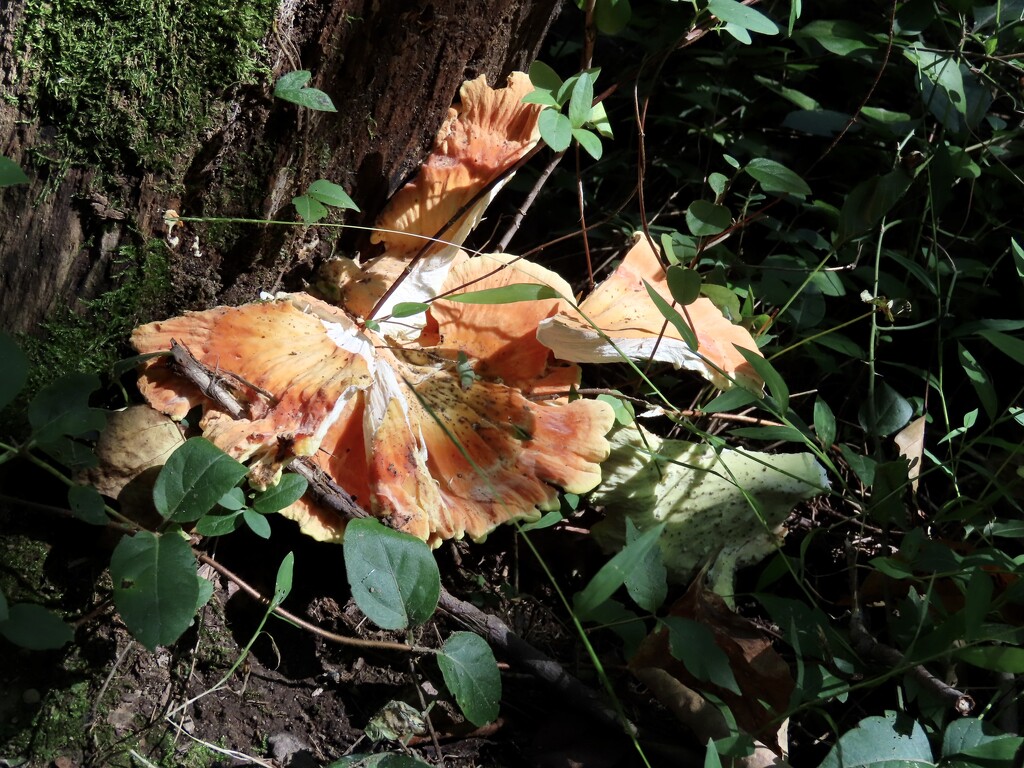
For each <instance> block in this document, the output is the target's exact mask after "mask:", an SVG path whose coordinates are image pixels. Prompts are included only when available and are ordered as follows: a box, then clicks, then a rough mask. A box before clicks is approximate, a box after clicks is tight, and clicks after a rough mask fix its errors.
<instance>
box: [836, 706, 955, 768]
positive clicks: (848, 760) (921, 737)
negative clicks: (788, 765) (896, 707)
mask: <svg viewBox="0 0 1024 768" xmlns="http://www.w3.org/2000/svg"><path fill="white" fill-rule="evenodd" d="M934 765H935V761H934V760H933V758H932V748H931V745H930V744H929V743H928V736H927V735H925V732H924V729H923V728H922V727H921V726H920V724H919V723H917V722H916V721H913V720H911V719H910V718H909V717H908V716H907V715H903V714H900V715H897V714H896V713H894V712H887V713H886V714H885V716H884V717H868V718H865V719H864V720H861V721H860V723H858V724H857V727H856V728H853V729H852V730H849V731H847V732H846V733H844V734H843V735H842V736H840V737H839V742H838V743H837V744H836V745H835V746H834V747H832V751H831V752H829V753H828V755H826V756H825V759H824V761H822V763H821V765H820V766H819V768H913V766H920V768H925V767H926V766H927V768H931V767H932V766H934Z"/></svg>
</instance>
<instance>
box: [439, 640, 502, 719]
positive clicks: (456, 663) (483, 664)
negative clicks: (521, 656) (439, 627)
mask: <svg viewBox="0 0 1024 768" xmlns="http://www.w3.org/2000/svg"><path fill="white" fill-rule="evenodd" d="M437 665H438V666H439V667H440V668H441V674H442V675H443V676H444V683H445V685H447V686H448V690H449V691H451V692H452V695H454V696H455V701H456V702H457V703H458V705H459V709H461V710H462V713H463V714H464V715H465V716H466V719H467V720H469V722H471V723H472V724H473V725H475V726H477V727H478V728H479V727H480V726H483V725H486V724H487V723H490V722H493V721H494V720H495V719H496V718H497V717H498V703H499V702H500V701H501V673H500V672H499V671H498V663H497V662H496V661H495V660H494V654H493V653H492V652H491V648H490V646H489V645H487V642H486V641H485V640H484V639H483V638H481V637H479V636H478V635H474V634H473V633H472V632H454V633H452V635H451V637H449V638H448V639H447V640H446V641H445V643H444V645H443V646H441V652H440V653H439V654H438V655H437Z"/></svg>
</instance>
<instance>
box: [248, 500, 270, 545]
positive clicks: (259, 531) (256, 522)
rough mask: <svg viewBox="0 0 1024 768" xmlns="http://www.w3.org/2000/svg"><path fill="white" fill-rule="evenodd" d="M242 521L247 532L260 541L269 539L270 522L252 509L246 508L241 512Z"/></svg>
mask: <svg viewBox="0 0 1024 768" xmlns="http://www.w3.org/2000/svg"><path fill="white" fill-rule="evenodd" d="M242 519H243V520H244V521H245V524H246V525H247V526H249V530H250V531H252V532H253V533H255V534H256V535H257V536H259V537H260V538H261V539H269V538H270V521H269V520H267V518H265V517H264V516H263V515H261V514H260V513H259V512H257V511H256V510H254V509H249V508H248V507H246V508H245V509H243V510H242Z"/></svg>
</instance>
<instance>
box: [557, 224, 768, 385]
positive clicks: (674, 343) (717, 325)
mask: <svg viewBox="0 0 1024 768" xmlns="http://www.w3.org/2000/svg"><path fill="white" fill-rule="evenodd" d="M645 283H646V285H645ZM647 285H649V286H651V288H653V289H654V290H655V291H657V293H658V294H659V295H660V296H661V298H663V299H664V300H665V301H666V302H667V303H668V304H669V305H671V304H672V303H673V298H672V294H671V292H670V291H669V288H668V280H667V279H666V276H665V269H664V267H662V265H661V262H660V261H658V256H657V254H655V252H654V249H653V248H652V247H651V245H650V242H649V241H648V240H647V238H646V237H644V236H643V235H642V234H637V235H636V241H635V243H634V245H633V247H632V248H631V249H630V251H629V253H627V254H626V257H625V258H624V259H623V260H622V263H620V264H619V266H618V267H617V268H616V269H615V271H614V272H613V273H612V274H611V276H610V277H609V278H608V279H607V280H605V281H604V282H603V283H601V284H600V285H599V286H597V288H596V289H594V291H593V292H592V293H591V294H590V295H589V296H587V298H586V299H584V300H583V301H582V302H581V303H580V306H579V312H560V313H559V314H558V315H557V316H556V317H553V318H550V319H548V320H545V321H544V322H543V323H541V326H540V331H539V333H538V337H539V338H540V340H541V341H542V342H543V343H544V344H545V345H547V346H548V347H550V348H551V350H552V351H554V353H555V356H556V357H558V358H560V359H562V360H573V361H575V362H578V363H610V362H611V363H613V362H621V361H622V359H623V355H625V356H626V357H629V358H631V359H633V360H650V359H654V360H658V361H661V362H667V363H671V364H672V365H674V366H675V367H676V368H687V369H689V370H692V371H696V372H697V373H699V374H701V375H702V376H704V377H705V378H706V379H708V380H709V381H710V382H711V383H712V384H714V385H715V386H717V387H719V388H722V389H725V388H728V387H731V386H732V384H733V382H734V381H736V382H740V383H745V384H747V385H748V386H750V387H752V388H756V389H760V387H761V386H762V381H761V378H760V377H759V376H758V375H757V373H756V372H755V371H754V369H753V367H752V366H751V365H750V364H749V363H748V362H747V361H746V359H745V358H744V357H743V355H742V354H740V353H739V352H738V351H737V350H736V347H737V346H739V347H743V348H745V349H748V350H750V351H752V352H755V353H756V354H758V355H760V354H761V353H760V351H759V350H758V348H757V343H756V342H755V341H754V339H753V337H751V335H750V333H749V332H748V331H747V330H746V329H745V328H742V327H741V326H738V325H734V324H733V323H731V322H729V320H728V319H727V318H726V317H725V316H724V315H723V314H722V312H721V310H719V309H718V307H716V306H715V305H714V304H713V303H712V302H711V300H710V299H707V298H704V297H700V298H698V299H697V300H696V301H694V302H693V303H692V304H690V305H688V306H687V307H686V312H685V317H686V318H687V321H688V323H689V324H690V327H691V328H692V329H693V331H694V333H695V335H696V337H697V342H698V343H697V349H696V350H693V349H690V346H689V345H688V344H687V343H686V342H685V341H684V340H683V337H682V336H681V335H680V333H679V331H678V330H677V329H676V328H675V327H674V326H673V325H672V324H671V323H668V322H666V320H665V316H664V315H663V314H662V313H661V311H660V310H659V309H658V307H657V305H655V303H654V302H653V301H652V300H651V298H650V295H649V294H648V292H647Z"/></svg>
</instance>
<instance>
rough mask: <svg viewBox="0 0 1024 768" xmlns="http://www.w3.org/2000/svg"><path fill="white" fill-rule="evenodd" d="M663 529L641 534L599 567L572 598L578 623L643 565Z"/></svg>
mask: <svg viewBox="0 0 1024 768" xmlns="http://www.w3.org/2000/svg"><path fill="white" fill-rule="evenodd" d="M664 528H665V526H664V524H660V525H655V526H652V527H651V528H648V529H647V530H645V531H644V532H643V533H641V534H640V535H639V536H638V537H637V538H636V539H635V540H633V541H632V542H630V543H628V544H627V545H626V546H625V547H623V548H622V549H621V550H620V551H619V552H617V553H616V554H615V556H614V557H612V559H611V560H609V561H608V562H607V563H605V564H604V565H603V566H601V569H600V570H599V571H598V572H597V573H595V574H594V576H593V578H592V579H591V580H590V583H589V584H587V586H586V587H584V588H583V590H582V591H581V592H577V593H576V595H575V597H574V598H573V610H574V611H575V612H576V614H577V616H578V617H579V618H580V619H587V618H589V616H590V615H591V613H592V612H593V611H594V609H595V608H597V606H599V605H600V604H601V603H603V602H604V601H605V600H607V599H608V598H609V597H611V596H612V594H614V592H615V590H617V589H618V588H619V587H621V586H622V585H623V584H625V583H626V579H627V578H629V576H630V574H631V573H632V572H633V571H634V570H635V569H637V568H639V567H640V566H641V564H642V563H643V561H644V560H645V559H647V558H648V557H650V554H651V551H652V550H653V549H654V548H655V547H656V546H658V538H659V537H660V536H661V532H662V530H664Z"/></svg>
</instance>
